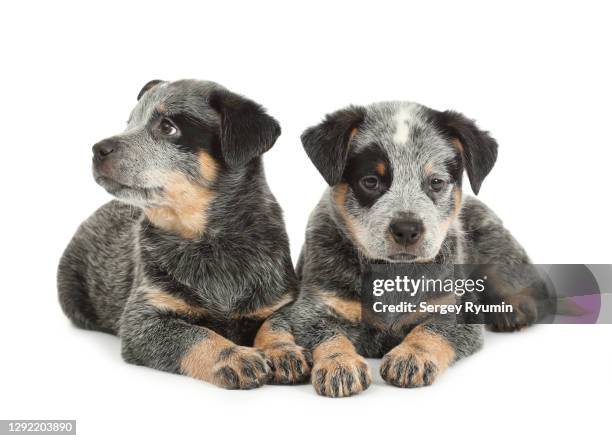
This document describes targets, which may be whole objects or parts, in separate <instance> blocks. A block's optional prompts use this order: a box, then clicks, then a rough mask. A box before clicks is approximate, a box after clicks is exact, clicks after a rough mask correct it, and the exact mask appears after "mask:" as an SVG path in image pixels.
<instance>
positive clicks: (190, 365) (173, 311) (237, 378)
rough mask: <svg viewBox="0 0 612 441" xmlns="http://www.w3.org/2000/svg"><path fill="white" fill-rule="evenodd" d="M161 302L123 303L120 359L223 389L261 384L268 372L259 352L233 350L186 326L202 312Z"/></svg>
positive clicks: (205, 332) (225, 341)
mask: <svg viewBox="0 0 612 441" xmlns="http://www.w3.org/2000/svg"><path fill="white" fill-rule="evenodd" d="M164 296H166V297H164V299H165V300H164V299H162V300H164V301H165V302H166V303H165V304H160V303H159V302H158V303H157V304H156V305H152V304H151V303H150V302H147V301H142V300H139V301H136V302H130V303H128V305H127V307H126V310H125V312H124V315H123V321H122V325H121V330H120V337H121V347H122V356H123V358H124V359H125V360H126V361H127V362H129V363H134V364H138V365H145V366H149V367H152V368H154V369H159V370H162V371H167V372H173V373H179V374H183V375H189V376H191V377H193V378H197V379H199V380H204V381H207V382H209V383H213V384H215V385H217V386H220V387H224V388H227V389H253V388H256V387H259V386H262V385H263V384H265V383H266V381H267V379H268V376H269V375H270V367H269V365H268V361H267V360H266V358H265V355H264V354H263V352H261V351H260V350H258V349H255V348H249V347H244V346H238V345H236V344H234V343H233V342H231V341H230V340H228V339H226V338H224V337H223V336H221V335H219V334H217V333H216V332H213V331H212V330H210V329H208V328H206V327H204V326H198V325H195V324H193V323H190V321H192V320H193V319H194V318H197V314H199V313H200V312H201V311H200V310H199V309H198V308H194V307H189V306H186V304H182V303H181V301H180V300H178V299H176V298H172V297H170V296H169V295H167V294H165V295H164ZM158 297H159V295H158Z"/></svg>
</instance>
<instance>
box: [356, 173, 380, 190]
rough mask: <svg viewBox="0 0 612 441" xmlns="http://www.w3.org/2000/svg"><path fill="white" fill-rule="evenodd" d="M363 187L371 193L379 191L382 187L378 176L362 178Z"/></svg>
mask: <svg viewBox="0 0 612 441" xmlns="http://www.w3.org/2000/svg"><path fill="white" fill-rule="evenodd" d="M360 183H361V186H362V187H363V188H365V189H366V190H369V191H375V190H378V188H379V187H380V179H379V178H378V176H376V175H369V176H364V177H363V178H361V181H360Z"/></svg>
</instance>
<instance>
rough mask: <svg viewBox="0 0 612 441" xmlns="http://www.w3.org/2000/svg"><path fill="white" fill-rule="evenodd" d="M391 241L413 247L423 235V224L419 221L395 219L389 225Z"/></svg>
mask: <svg viewBox="0 0 612 441" xmlns="http://www.w3.org/2000/svg"><path fill="white" fill-rule="evenodd" d="M389 229H390V230H391V234H392V235H393V239H395V241H396V242H397V243H398V244H400V245H414V244H415V243H417V242H418V241H419V239H420V238H421V236H422V235H423V230H424V228H423V222H421V221H420V220H419V219H410V218H408V219H405V218H404V219H397V220H394V221H392V222H391V225H389Z"/></svg>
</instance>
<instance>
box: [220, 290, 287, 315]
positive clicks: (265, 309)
mask: <svg viewBox="0 0 612 441" xmlns="http://www.w3.org/2000/svg"><path fill="white" fill-rule="evenodd" d="M292 301H293V296H292V295H291V294H287V295H286V296H284V297H283V298H281V299H280V300H279V301H278V302H276V303H275V304H274V305H270V306H265V307H263V308H259V309H257V310H255V311H251V312H245V313H236V314H232V318H257V319H266V318H268V317H269V316H271V315H272V313H274V312H275V311H277V310H279V309H280V308H282V307H283V306H285V305H286V304H287V303H290V302H292Z"/></svg>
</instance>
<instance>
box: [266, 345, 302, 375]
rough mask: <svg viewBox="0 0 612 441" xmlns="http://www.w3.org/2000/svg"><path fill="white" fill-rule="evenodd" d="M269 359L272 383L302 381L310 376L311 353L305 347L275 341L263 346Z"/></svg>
mask: <svg viewBox="0 0 612 441" xmlns="http://www.w3.org/2000/svg"><path fill="white" fill-rule="evenodd" d="M264 353H265V355H266V358H267V359H268V360H269V361H270V366H271V368H272V375H271V376H270V383H273V384H299V383H304V382H305V381H307V380H308V378H309V376H310V368H311V366H312V355H311V354H310V351H308V350H307V349H305V348H303V347H301V346H298V345H295V344H293V343H277V344H273V345H271V346H269V347H267V348H264Z"/></svg>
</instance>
